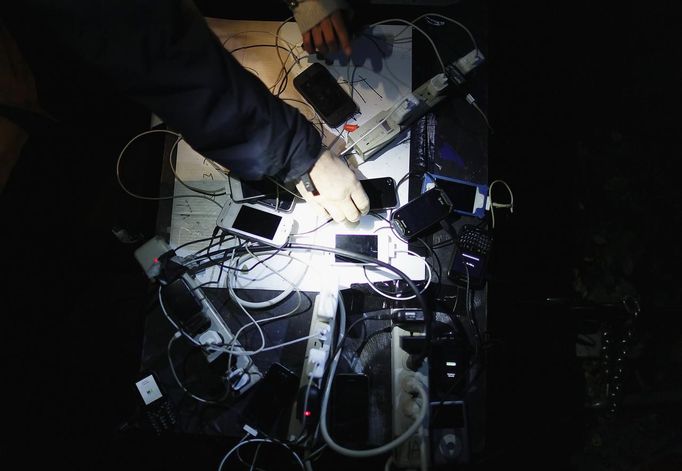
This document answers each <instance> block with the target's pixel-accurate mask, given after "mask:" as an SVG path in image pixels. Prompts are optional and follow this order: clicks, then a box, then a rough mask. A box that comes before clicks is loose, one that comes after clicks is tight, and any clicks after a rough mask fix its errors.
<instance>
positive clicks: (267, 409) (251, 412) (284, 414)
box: [240, 363, 298, 440]
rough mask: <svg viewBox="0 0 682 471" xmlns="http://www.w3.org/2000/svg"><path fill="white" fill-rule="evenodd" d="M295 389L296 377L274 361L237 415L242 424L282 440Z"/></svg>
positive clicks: (296, 388)
mask: <svg viewBox="0 0 682 471" xmlns="http://www.w3.org/2000/svg"><path fill="white" fill-rule="evenodd" d="M297 391H298V376H296V375H295V374H294V373H293V372H292V371H291V370H289V369H288V368H286V367H285V366H283V365H281V364H280V363H273V364H272V366H270V368H269V369H268V371H267V372H266V373H265V376H264V377H263V379H262V380H260V381H259V382H258V383H257V384H256V385H255V386H254V387H253V392H252V393H251V396H250V398H249V402H248V404H247V405H246V407H245V409H244V410H243V411H242V413H241V414H240V415H241V420H242V423H243V424H245V425H249V426H251V427H253V428H255V429H256V430H258V431H260V432H262V433H264V434H266V435H268V436H270V437H274V438H278V439H281V440H285V439H286V434H287V429H288V425H289V412H290V411H291V407H292V405H293V403H294V400H295V399H296V393H297Z"/></svg>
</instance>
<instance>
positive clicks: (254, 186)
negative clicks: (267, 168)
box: [241, 179, 294, 212]
mask: <svg viewBox="0 0 682 471" xmlns="http://www.w3.org/2000/svg"><path fill="white" fill-rule="evenodd" d="M241 185H242V197H243V198H244V199H245V200H249V201H252V202H254V203H260V204H263V205H265V206H269V207H271V208H275V209H277V210H279V211H286V212H289V211H291V210H292V209H293V207H294V195H292V194H291V193H289V192H288V191H286V190H284V189H282V188H280V187H278V186H277V184H275V183H274V182H272V181H271V180H267V179H266V180H241Z"/></svg>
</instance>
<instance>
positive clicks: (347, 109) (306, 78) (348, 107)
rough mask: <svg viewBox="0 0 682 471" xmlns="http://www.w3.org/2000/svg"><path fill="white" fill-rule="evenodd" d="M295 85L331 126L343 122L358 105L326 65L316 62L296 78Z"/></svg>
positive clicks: (354, 111) (356, 109)
mask: <svg viewBox="0 0 682 471" xmlns="http://www.w3.org/2000/svg"><path fill="white" fill-rule="evenodd" d="M294 87H296V90H298V92H299V93H300V94H301V96H303V98H305V100H306V101H307V102H308V103H310V106H312V107H313V109H314V110H315V111H316V112H317V114H318V115H320V118H322V119H323V120H324V122H325V123H327V124H328V125H329V126H331V127H333V128H335V127H337V126H340V125H341V124H343V123H344V122H345V121H346V120H348V119H349V118H350V117H352V116H353V115H354V114H355V113H356V112H357V111H358V106H357V105H356V104H355V102H354V101H353V99H352V98H351V97H350V95H349V94H348V93H346V91H345V90H344V89H343V88H342V87H341V85H339V83H338V82H337V81H336V79H335V78H334V76H333V75H332V74H331V73H330V72H329V70H327V68H326V67H325V66H323V65H322V64H320V63H319V62H314V63H313V64H312V65H311V66H310V67H308V68H307V69H305V70H304V71H303V72H301V73H300V74H298V75H297V76H296V78H294Z"/></svg>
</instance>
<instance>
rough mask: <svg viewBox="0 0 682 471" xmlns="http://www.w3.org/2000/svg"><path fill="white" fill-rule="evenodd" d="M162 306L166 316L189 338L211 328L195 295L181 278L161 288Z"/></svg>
mask: <svg viewBox="0 0 682 471" xmlns="http://www.w3.org/2000/svg"><path fill="white" fill-rule="evenodd" d="M161 297H162V300H163V306H164V309H165V310H166V313H167V314H168V316H169V317H170V318H171V319H173V320H174V321H175V322H177V323H178V324H179V325H180V326H181V327H182V329H183V330H184V331H185V332H187V333H188V334H189V335H190V336H192V337H195V336H197V335H199V334H201V333H203V332H206V331H207V330H208V329H209V328H210V327H211V320H210V319H209V318H208V317H207V316H206V315H205V314H204V312H203V305H202V304H201V301H199V299H198V298H197V295H196V293H195V292H194V291H193V290H192V288H190V287H189V285H188V284H187V282H186V281H185V280H183V279H182V278H177V279H176V280H174V281H173V282H172V283H169V284H167V285H163V286H162V287H161Z"/></svg>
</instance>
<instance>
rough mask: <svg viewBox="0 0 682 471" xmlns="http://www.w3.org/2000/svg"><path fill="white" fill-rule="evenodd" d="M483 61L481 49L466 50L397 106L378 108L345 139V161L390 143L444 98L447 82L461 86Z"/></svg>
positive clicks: (354, 160)
mask: <svg viewBox="0 0 682 471" xmlns="http://www.w3.org/2000/svg"><path fill="white" fill-rule="evenodd" d="M484 60H485V59H484V57H483V54H482V53H481V51H479V50H477V49H474V50H472V51H470V52H469V53H467V54H466V55H464V56H462V57H460V58H459V59H457V60H456V61H454V62H452V63H451V64H448V65H447V66H446V68H445V73H440V74H438V75H435V76H434V77H432V78H431V79H430V80H427V81H426V82H425V83H423V84H422V85H420V86H419V87H418V88H416V89H415V90H414V91H413V92H412V93H410V94H409V95H406V96H405V97H403V98H401V100H400V101H399V102H398V104H397V105H396V106H397V108H395V107H393V108H389V109H387V110H382V111H380V112H378V113H377V114H376V115H374V116H373V117H372V118H371V119H369V120H368V121H366V122H365V123H363V124H362V125H361V126H359V127H358V128H357V129H356V130H355V131H353V132H352V133H350V134H349V135H348V138H347V140H346V147H347V149H352V150H354V152H353V154H351V155H349V156H348V157H347V161H348V163H349V164H350V165H352V166H354V167H357V166H358V165H360V164H361V163H363V162H364V161H366V160H368V159H369V158H370V157H371V156H372V155H374V154H376V153H377V152H379V151H380V150H382V149H383V148H384V147H386V146H387V145H388V144H390V143H391V142H392V141H393V140H394V139H395V138H396V137H397V136H398V135H399V134H400V133H401V132H402V131H404V130H405V129H407V128H409V127H410V126H411V125H412V123H414V122H415V121H416V120H417V119H419V118H421V117H422V116H424V115H425V114H426V113H428V112H429V111H431V110H432V109H433V108H434V107H435V106H436V105H438V104H439V103H440V102H441V101H443V100H444V99H445V98H446V96H447V94H446V93H445V91H446V89H447V88H448V85H449V83H453V84H454V85H456V86H459V85H462V84H463V83H464V77H465V76H466V75H467V74H469V73H470V72H471V71H472V70H474V69H475V68H477V67H478V66H480V65H481V64H482V63H483V62H484ZM394 108H395V109H394ZM355 136H358V137H355ZM349 152H350V151H349Z"/></svg>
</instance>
